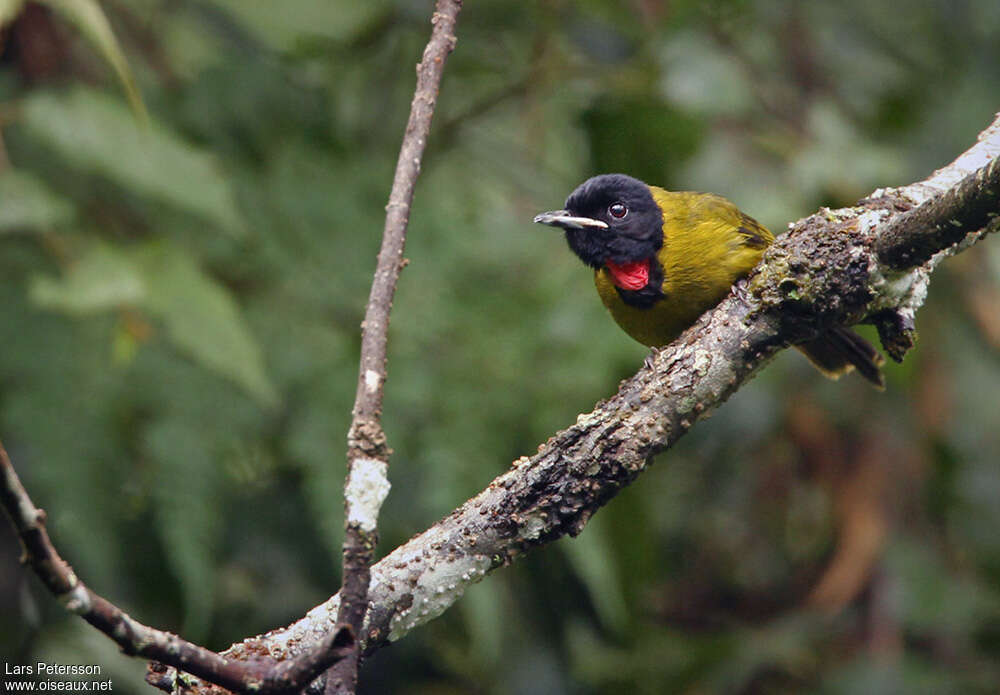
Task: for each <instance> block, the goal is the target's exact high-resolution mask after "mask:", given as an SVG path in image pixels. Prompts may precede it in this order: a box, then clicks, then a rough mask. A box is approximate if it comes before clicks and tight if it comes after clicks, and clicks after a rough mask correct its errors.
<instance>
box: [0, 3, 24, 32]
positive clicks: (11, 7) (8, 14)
mask: <svg viewBox="0 0 1000 695" xmlns="http://www.w3.org/2000/svg"><path fill="white" fill-rule="evenodd" d="M22 5H24V0H0V28H2V27H3V26H4V25H6V24H7V23H8V22H10V21H11V20H12V19H14V18H15V17H17V15H18V14H20V12H21V6H22Z"/></svg>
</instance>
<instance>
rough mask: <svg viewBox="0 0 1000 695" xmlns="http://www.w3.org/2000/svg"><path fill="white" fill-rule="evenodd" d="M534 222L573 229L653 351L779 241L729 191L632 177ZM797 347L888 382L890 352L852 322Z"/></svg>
mask: <svg viewBox="0 0 1000 695" xmlns="http://www.w3.org/2000/svg"><path fill="white" fill-rule="evenodd" d="M534 221H535V222H536V223H539V224H544V225H549V226H552V227H557V228H560V229H562V230H563V231H564V232H565V235H566V242H567V243H568V244H569V248H570V249H571V250H572V251H573V253H575V254H576V255H577V256H578V257H579V258H580V260H581V261H583V262H584V263H585V264H586V265H588V266H590V267H591V268H593V270H594V284H595V285H596V287H597V294H598V295H599V296H600V298H601V301H602V302H603V304H604V306H605V307H607V309H608V310H609V311H610V313H611V316H612V318H614V320H615V321H616V322H617V323H618V325H619V326H620V327H621V328H622V330H624V331H625V333H627V334H628V335H630V336H631V337H632V338H634V339H635V340H637V341H638V342H640V343H642V344H643V345H646V346H648V347H652V348H660V347H663V346H665V345H667V344H669V343H671V342H673V341H674V339H675V338H677V337H678V336H679V335H680V334H681V333H682V332H683V331H684V330H685V329H686V328H688V327H689V326H691V325H692V324H693V323H694V322H695V321H697V319H698V317H699V316H701V314H703V313H704V312H705V311H707V310H708V309H711V308H712V307H714V306H715V305H716V304H718V303H719V302H720V301H721V300H722V299H723V298H724V297H725V296H726V295H727V294H728V293H729V292H730V290H731V289H732V287H733V285H734V284H735V283H736V281H737V280H739V279H740V278H742V277H745V276H746V275H747V274H748V273H749V272H750V271H751V270H752V269H753V268H754V266H756V265H757V262H758V261H760V259H761V257H762V256H763V255H764V251H765V249H767V247H768V246H770V245H771V243H772V242H773V241H774V235H773V234H771V232H769V231H768V230H767V228H766V227H764V226H763V225H762V224H760V223H759V222H757V221H756V220H754V219H753V218H752V217H750V216H749V215H747V214H746V213H744V212H742V211H741V210H740V209H739V208H738V207H737V206H736V205H735V204H733V203H731V202H730V201H728V200H726V199H725V198H723V197H722V196H719V195H715V194H713V193H696V192H692V191H668V190H665V189H663V188H660V187H658V186H651V185H649V184H647V183H645V182H643V181H640V180H639V179H636V178H633V177H631V176H628V175H626V174H602V175H599V176H594V177H592V178H590V179H587V180H586V181H584V182H583V183H582V184H580V185H579V186H578V187H577V188H576V190H574V191H573V192H572V193H571V194H570V196H569V198H567V199H566V203H565V206H564V208H563V209H562V210H553V211H551V212H543V213H541V214H539V215H536V216H535V218H534ZM796 347H798V348H799V350H800V351H802V352H803V353H804V354H805V356H806V357H808V358H809V360H810V361H811V362H812V363H813V364H814V365H815V366H816V367H817V368H818V369H819V370H820V372H822V373H823V374H824V375H826V376H827V377H829V378H832V379H836V378H838V377H840V376H841V375H842V374H845V373H847V372H849V371H851V370H855V369H856V370H857V372H858V373H859V374H860V375H861V376H863V377H864V378H865V379H867V380H868V381H869V382H871V383H872V384H873V385H874V386H876V387H877V388H879V389H882V388H884V387H885V380H884V378H883V375H882V370H881V366H882V364H883V363H884V359H883V358H882V356H881V355H880V354H879V353H878V351H877V350H875V348H874V347H872V345H871V344H870V343H868V341H866V340H865V339H864V338H862V337H861V336H860V335H858V334H857V333H855V332H854V331H852V330H851V329H849V328H847V327H845V326H840V325H835V326H833V327H832V328H830V329H828V330H826V331H825V332H824V333H821V334H820V335H819V336H817V337H816V338H815V339H813V340H810V341H808V342H805V343H802V344H800V345H797V346H796Z"/></svg>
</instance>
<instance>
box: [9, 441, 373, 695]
mask: <svg viewBox="0 0 1000 695" xmlns="http://www.w3.org/2000/svg"><path fill="white" fill-rule="evenodd" d="M0 506H3V509H4V511H5V512H6V513H7V516H8V517H9V518H10V521H11V523H12V524H13V526H14V528H15V530H16V531H17V534H18V536H19V537H20V539H21V545H22V548H23V549H24V555H23V556H22V562H24V563H25V564H27V565H29V566H30V567H31V568H32V569H33V570H34V571H35V574H37V575H38V578H39V579H41V580H42V583H43V584H44V585H45V587H46V588H47V589H48V590H49V591H50V592H51V593H52V595H53V596H55V597H56V598H57V599H58V600H59V601H60V602H61V603H62V604H63V605H64V606H65V607H66V609H67V610H69V611H70V612H72V613H76V614H77V615H79V616H80V617H81V618H83V619H84V620H86V621H87V622H88V623H90V624H91V625H93V626H94V627H96V628H97V629H98V630H100V631H101V632H103V633H104V634H106V635H107V636H108V637H110V638H111V639H112V640H114V641H115V642H116V643H117V644H118V646H119V647H121V650H122V651H123V652H124V653H125V654H128V655H131V656H141V657H146V658H149V659H156V660H157V662H158V663H157V664H156V665H155V666H154V667H153V668H152V669H151V674H150V675H152V677H153V678H152V680H153V682H154V684H156V685H158V686H159V687H161V688H163V689H166V690H168V691H171V690H174V689H175V688H176V687H177V686H178V685H179V683H178V681H182V680H183V679H184V678H186V675H185V674H182V673H179V672H178V671H176V670H174V669H169V670H168V669H167V665H169V666H172V667H176V668H177V669H181V670H183V671H185V672H186V673H190V674H193V675H195V676H197V677H199V678H202V679H204V680H206V681H208V682H210V683H214V684H217V685H220V686H223V687H225V688H226V689H228V690H231V691H234V692H239V693H251V692H252V693H257V694H258V695H268V694H271V695H274V694H281V695H291V694H292V693H296V692H298V691H300V690H302V688H303V687H305V685H307V684H308V683H309V682H310V681H312V680H313V679H314V678H316V677H317V676H318V675H319V674H321V673H323V672H324V671H325V670H326V669H328V668H329V667H330V666H332V665H333V664H334V663H336V662H337V661H339V660H341V659H343V658H344V657H346V656H347V655H349V654H352V653H353V652H354V651H355V649H356V646H357V645H356V641H355V639H354V636H353V635H354V633H353V632H352V630H351V629H350V628H349V627H344V626H341V627H334V628H333V629H331V630H329V631H327V632H326V634H324V635H322V636H321V637H320V639H318V640H314V641H312V642H311V643H310V644H309V645H303V648H302V649H299V650H296V652H295V654H288V655H286V658H284V659H276V658H274V657H273V656H271V655H270V653H268V654H263V655H260V656H259V658H254V659H247V660H233V659H227V658H225V657H223V656H220V655H219V654H216V653H215V652H213V651H210V650H208V649H205V648H204V647H199V646H198V645H196V644H191V643H190V642H186V641H185V640H182V639H181V638H179V637H178V636H177V635H172V634H170V633H169V632H163V631H160V630H156V629H153V628H151V627H148V626H146V625H143V624H142V623H139V622H137V621H136V620H133V619H132V618H131V617H130V616H129V615H127V614H126V613H125V612H124V611H122V610H121V609H120V608H118V607H117V606H115V605H114V604H112V603H110V602H109V601H107V600H106V599H104V598H102V597H100V596H98V595H97V594H95V593H94V592H93V591H91V590H90V589H89V588H87V586H86V585H85V584H84V583H83V582H81V581H80V580H79V578H77V576H76V574H75V573H74V572H73V569H72V568H71V567H70V566H69V564H67V563H66V561H65V560H63V559H62V557H60V555H59V553H58V552H57V551H56V549H55V546H54V545H53V544H52V541H51V540H50V539H49V534H48V531H47V530H46V528H45V513H44V512H43V511H42V510H41V509H38V508H37V507H35V505H34V504H33V503H32V501H31V498H30V497H28V493H27V491H26V490H25V489H24V486H23V485H22V484H21V481H20V479H19V478H18V476H17V472H16V471H15V470H14V467H13V465H12V464H11V462H10V459H9V458H8V456H7V452H6V451H5V450H4V448H3V445H2V444H0Z"/></svg>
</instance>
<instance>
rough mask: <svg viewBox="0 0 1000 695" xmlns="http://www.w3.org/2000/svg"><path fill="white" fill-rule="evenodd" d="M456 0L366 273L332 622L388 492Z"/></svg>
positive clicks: (358, 598)
mask: <svg viewBox="0 0 1000 695" xmlns="http://www.w3.org/2000/svg"><path fill="white" fill-rule="evenodd" d="M461 9H462V0H438V1H437V5H436V7H435V9H434V15H433V16H432V18H431V24H432V25H433V30H432V31H431V38H430V40H429V41H428V42H427V47H426V48H425V49H424V54H423V58H422V59H421V61H420V63H419V64H418V65H417V85H416V88H415V90H414V93H413V102H412V104H411V106H410V118H409V121H408V122H407V124H406V133H405V135H404V136H403V144H402V146H401V147H400V149H399V159H398V160H397V163H396V174H395V177H394V178H393V182H392V190H391V192H390V193H389V204H388V205H386V216H385V228H384V230H383V232H382V248H381V250H380V251H379V255H378V261H377V263H376V267H375V275H374V277H373V279H372V287H371V293H370V295H369V298H368V307H367V309H366V311H365V320H364V323H363V324H362V331H361V359H360V365H359V370H358V389H357V394H356V396H355V401H354V409H353V411H352V421H351V427H350V430H349V431H348V435H347V471H348V473H347V480H346V481H345V483H344V505H345V511H346V513H345V519H344V545H343V584H342V587H341V591H340V595H341V597H342V600H341V604H340V608H339V618H338V622H340V623H343V624H346V625H350V626H351V627H352V628H353V629H354V630H355V631H358V630H360V629H361V624H362V621H363V620H364V617H365V611H366V609H367V607H368V585H369V582H370V579H371V573H370V571H369V567H370V566H371V563H372V559H373V558H374V555H375V545H376V543H377V542H378V514H379V509H380V508H381V506H382V501H383V500H384V499H385V497H386V495H387V494H388V493H389V478H388V474H387V472H388V467H389V453H390V449H389V447H388V445H387V444H386V439H385V433H384V432H383V430H382V394H383V389H384V385H385V378H386V344H387V336H388V330H389V313H390V311H391V309H392V299H393V296H394V295H395V293H396V282H397V281H398V279H399V273H400V271H401V270H402V269H403V265H404V259H403V248H404V246H405V242H406V229H407V225H408V223H409V219H410V205H411V203H412V202H413V189H414V187H415V186H416V183H417V177H418V176H419V175H420V162H421V160H422V158H423V154H424V148H425V146H426V144H427V136H428V134H429V133H430V127H431V119H432V118H433V116H434V106H435V104H436V103H437V95H438V89H439V87H440V85H441V76H442V75H443V73H444V65H445V61H446V60H447V58H448V56H449V55H450V54H451V52H452V50H454V48H455V41H456V39H455V22H456V20H457V19H458V13H459V10H461ZM357 670H358V655H357V654H353V655H351V656H350V658H348V659H344V660H343V661H341V662H340V663H339V664H338V665H337V667H336V668H334V669H333V670H331V672H330V673H329V674H327V684H326V692H327V693H328V694H329V695H335V694H340V693H353V692H354V691H355V688H356V685H357Z"/></svg>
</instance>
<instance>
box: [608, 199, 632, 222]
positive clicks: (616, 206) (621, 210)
mask: <svg viewBox="0 0 1000 695" xmlns="http://www.w3.org/2000/svg"><path fill="white" fill-rule="evenodd" d="M608 214H609V215H611V216H612V217H616V218H618V219H619V220H620V219H621V218H623V217H625V215H627V214H628V208H627V207H625V206H624V205H623V204H621V203H612V204H611V205H609V206H608Z"/></svg>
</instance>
